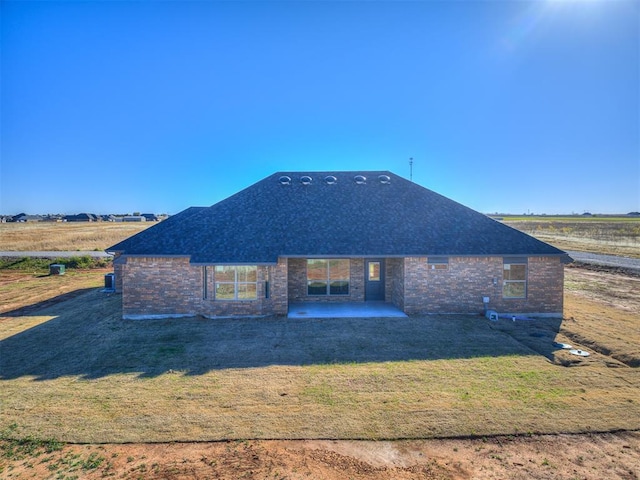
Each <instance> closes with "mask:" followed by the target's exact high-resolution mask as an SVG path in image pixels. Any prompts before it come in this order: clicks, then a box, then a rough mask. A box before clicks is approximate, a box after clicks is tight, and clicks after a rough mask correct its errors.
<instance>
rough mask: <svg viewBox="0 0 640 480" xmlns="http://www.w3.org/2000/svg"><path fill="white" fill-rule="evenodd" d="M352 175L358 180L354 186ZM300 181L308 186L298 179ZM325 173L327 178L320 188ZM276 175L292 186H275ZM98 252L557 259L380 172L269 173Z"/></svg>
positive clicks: (265, 259) (227, 257)
mask: <svg viewBox="0 0 640 480" xmlns="http://www.w3.org/2000/svg"><path fill="white" fill-rule="evenodd" d="M357 175H362V176H363V177H366V182H364V183H360V184H359V183H357V182H356V181H354V178H355V177H356V176H357ZM305 176H307V177H310V178H311V179H312V180H311V182H310V183H309V184H305V183H303V182H302V181H301V178H302V177H305ZM328 176H332V177H334V178H335V182H333V183H331V182H327V181H326V180H325V178H326V177H328ZM281 177H289V178H291V182H290V183H289V184H283V182H281V181H280V179H281ZM387 178H388V179H389V181H388V182H386V179H387ZM381 179H382V181H381ZM329 180H331V179H329ZM107 250H108V251H113V252H122V253H124V254H127V255H145V256H147V255H148V256H152V255H188V256H190V257H191V262H192V263H227V264H229V263H273V262H276V260H277V258H278V257H279V256H303V257H312V256H315V257H318V256H321V257H335V256H356V257H357V256H369V257H372V256H434V255H451V256H454V255H474V256H475V255H481V256H483V255H497V256H509V255H516V256H518V255H529V256H531V255H563V254H564V252H562V251H561V250H559V249H557V248H555V247H552V246H551V245H549V244H547V243H544V242H541V241H539V240H537V239H535V238H533V237H531V236H529V235H527V234H525V233H522V232H520V231H518V230H515V229H513V228H511V227H508V226H506V225H504V224H502V223H500V222H498V221H495V220H493V219H491V218H489V217H487V216H485V215H483V214H481V213H478V212H476V211H474V210H471V209H470V208H467V207H465V206H463V205H461V204H459V203H457V202H454V201H453V200H450V199H448V198H446V197H443V196H442V195H439V194H437V193H435V192H433V191H431V190H428V189H426V188H424V187H421V186H420V185H418V184H415V183H413V182H410V181H409V180H406V179H404V178H402V177H399V176H397V175H395V174H393V173H391V172H386V171H376V172H370V171H368V172H278V173H275V174H273V175H271V176H269V177H267V178H265V179H264V180H261V181H259V182H258V183H256V184H254V185H252V186H250V187H248V188H246V189H245V190H242V191H240V192H238V193H236V194H235V195H233V196H231V197H229V198H227V199H225V200H222V201H221V202H219V203H216V204H215V205H212V206H211V207H206V208H204V207H192V208H189V209H187V210H185V211H183V212H181V213H179V214H177V215H174V216H172V217H170V218H169V219H168V220H165V221H164V222H161V223H160V224H158V225H156V226H153V227H151V228H149V229H147V230H144V231H142V232H140V233H138V234H137V235H134V236H133V237H130V238H128V239H126V240H124V241H123V242H120V243H118V244H117V245H114V246H113V247H111V248H109V249H107Z"/></svg>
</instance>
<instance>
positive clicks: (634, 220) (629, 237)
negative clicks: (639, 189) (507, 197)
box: [503, 217, 640, 258]
mask: <svg viewBox="0 0 640 480" xmlns="http://www.w3.org/2000/svg"><path fill="white" fill-rule="evenodd" d="M503 223H505V224H507V225H509V226H511V227H513V228H516V229H518V230H520V231H522V232H525V233H528V234H529V235H532V236H534V237H536V238H538V239H540V240H542V241H544V242H547V243H550V244H552V245H554V246H556V247H558V248H560V249H563V250H577V251H582V252H592V253H602V254H609V255H621V256H626V257H634V258H640V217H613V218H606V217H602V218H600V217H585V218H581V217H505V218H504V221H503Z"/></svg>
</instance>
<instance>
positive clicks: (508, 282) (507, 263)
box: [502, 258, 529, 300]
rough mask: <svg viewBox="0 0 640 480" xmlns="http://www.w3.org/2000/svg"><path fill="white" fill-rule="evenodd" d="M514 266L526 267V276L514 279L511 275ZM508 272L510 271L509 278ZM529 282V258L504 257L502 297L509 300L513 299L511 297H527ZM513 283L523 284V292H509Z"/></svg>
mask: <svg viewBox="0 0 640 480" xmlns="http://www.w3.org/2000/svg"><path fill="white" fill-rule="evenodd" d="M513 266H522V267H524V275H523V277H524V278H517V279H512V278H510V277H511V271H512V268H511V267H513ZM506 272H509V278H507V274H506ZM528 283H529V264H528V262H527V259H526V258H525V259H521V258H518V259H507V258H505V259H504V262H503V265H502V298H504V299H507V300H511V299H515V300H517V299H523V298H527V293H528V289H529V288H528V287H529V285H528ZM512 285H522V294H521V295H520V294H518V295H513V294H508V293H509V290H510V287H511V286H512Z"/></svg>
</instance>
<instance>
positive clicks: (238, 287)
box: [213, 265, 258, 302]
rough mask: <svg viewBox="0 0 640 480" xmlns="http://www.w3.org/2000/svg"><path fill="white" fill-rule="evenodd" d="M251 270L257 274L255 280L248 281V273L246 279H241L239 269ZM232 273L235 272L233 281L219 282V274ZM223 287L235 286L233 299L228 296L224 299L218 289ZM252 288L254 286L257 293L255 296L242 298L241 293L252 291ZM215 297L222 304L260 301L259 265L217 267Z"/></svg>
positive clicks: (215, 270) (214, 285)
mask: <svg viewBox="0 0 640 480" xmlns="http://www.w3.org/2000/svg"><path fill="white" fill-rule="evenodd" d="M245 268H247V269H251V270H253V271H254V272H255V280H254V281H247V280H246V277H247V273H245V275H244V276H245V278H244V279H242V278H240V279H239V275H238V273H239V272H238V270H239V269H245ZM225 271H226V273H230V272H231V271H233V281H231V280H218V274H219V273H224V272H225ZM222 286H227V288H228V287H229V286H233V298H228V297H227V296H225V297H222V296H221V295H220V294H219V293H218V288H219V287H222ZM250 286H253V291H254V292H255V294H254V296H250V297H246V296H240V292H242V291H244V292H247V291H250V290H249V289H250ZM213 296H214V299H215V300H216V301H221V302H251V301H256V300H258V266H257V265H216V266H215V268H214V282H213Z"/></svg>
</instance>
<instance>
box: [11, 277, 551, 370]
mask: <svg viewBox="0 0 640 480" xmlns="http://www.w3.org/2000/svg"><path fill="white" fill-rule="evenodd" d="M90 290H91V291H86V290H79V291H76V292H72V293H70V294H65V296H63V297H65V298H66V296H67V295H68V299H67V300H66V301H63V302H58V303H56V304H53V305H51V306H46V305H45V308H40V309H38V310H37V312H38V315H39V316H51V317H53V318H52V319H50V320H48V321H44V322H42V323H40V324H37V325H35V326H31V327H29V317H28V316H24V315H29V311H32V312H33V311H36V309H35V307H36V306H32V307H29V308H30V309H31V310H28V309H27V310H26V313H25V309H21V310H18V311H14V312H10V314H9V315H5V316H9V317H12V318H5V319H4V320H2V321H0V336H7V335H8V334H7V333H4V332H7V331H8V330H7V329H8V328H10V329H11V331H17V332H18V333H15V334H13V335H11V336H8V337H7V338H5V339H4V340H2V341H0V379H3V380H7V379H14V378H19V377H23V376H33V377H34V378H35V379H36V380H47V379H53V378H58V377H62V376H80V377H82V378H86V379H94V378H100V377H104V376H107V375H112V374H122V373H133V374H137V375H138V376H141V377H154V376H158V375H161V374H163V373H166V372H169V371H173V372H181V373H184V374H186V375H200V374H204V373H206V372H208V371H211V370H219V369H228V368H253V367H267V366H271V365H290V366H302V365H325V364H332V363H366V362H394V361H411V360H440V359H464V358H476V357H498V356H528V355H537V354H539V355H544V356H546V357H547V358H552V357H553V351H554V350H555V349H556V348H555V347H554V345H553V338H554V337H555V334H556V333H557V332H558V330H559V328H560V323H561V321H560V320H554V321H549V320H544V321H542V320H541V321H540V322H543V323H540V325H541V327H540V328H541V330H543V331H544V332H545V333H544V335H543V336H537V337H527V338H533V339H535V342H533V344H530V345H528V344H527V343H526V342H523V341H522V339H519V340H516V336H514V335H513V334H512V333H509V332H507V331H503V329H501V328H500V327H499V325H498V323H499V322H489V321H488V320H486V319H485V318H484V317H481V316H461V315H443V316H414V317H409V318H366V319H362V318H337V319H301V320H298V319H296V320H291V319H287V318H283V317H266V318H258V319H256V318H250V319H249V318H240V319H213V320H212V319H203V318H200V317H193V318H180V319H165V320H137V321H135V320H122V319H121V300H122V298H121V296H120V295H116V294H107V293H102V292H100V291H99V290H98V289H90ZM45 303H46V302H45ZM19 313H20V314H21V315H18V314H19ZM21 321H22V322H23V323H24V324H25V327H24V329H23V330H21V329H20V328H19V327H17V324H16V322H18V324H19V322H21ZM536 322H537V321H536ZM509 323H511V322H509ZM518 323H520V322H516V324H518ZM509 327H510V328H517V325H515V326H513V325H509Z"/></svg>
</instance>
